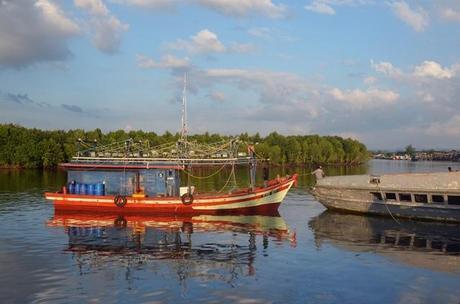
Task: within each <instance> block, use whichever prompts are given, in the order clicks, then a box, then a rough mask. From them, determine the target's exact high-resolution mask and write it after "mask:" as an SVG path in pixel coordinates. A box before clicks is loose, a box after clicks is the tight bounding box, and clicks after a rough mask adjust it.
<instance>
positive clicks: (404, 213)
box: [313, 172, 460, 222]
mask: <svg viewBox="0 0 460 304" xmlns="http://www.w3.org/2000/svg"><path fill="white" fill-rule="evenodd" d="M313 195H314V196H315V197H316V199H317V200H318V201H319V202H320V203H322V204H323V205H324V206H325V207H326V208H328V209H333V210H339V211H345V212H353V213H366V214H374V215H383V216H390V217H403V218H412V219H420V220H435V221H447V222H460V172H430V173H402V174H401V173H399V174H384V175H380V176H376V175H351V176H331V177H326V178H323V179H320V180H318V181H317V183H316V185H315V186H314V188H313Z"/></svg>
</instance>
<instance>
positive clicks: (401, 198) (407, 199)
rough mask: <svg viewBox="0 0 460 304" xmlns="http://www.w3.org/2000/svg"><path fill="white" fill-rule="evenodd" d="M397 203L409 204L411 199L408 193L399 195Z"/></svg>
mask: <svg viewBox="0 0 460 304" xmlns="http://www.w3.org/2000/svg"><path fill="white" fill-rule="evenodd" d="M399 201H401V202H411V201H412V197H411V195H410V193H399Z"/></svg>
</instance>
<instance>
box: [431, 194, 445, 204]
mask: <svg viewBox="0 0 460 304" xmlns="http://www.w3.org/2000/svg"><path fill="white" fill-rule="evenodd" d="M431 200H432V201H433V203H444V196H443V195H432V196H431Z"/></svg>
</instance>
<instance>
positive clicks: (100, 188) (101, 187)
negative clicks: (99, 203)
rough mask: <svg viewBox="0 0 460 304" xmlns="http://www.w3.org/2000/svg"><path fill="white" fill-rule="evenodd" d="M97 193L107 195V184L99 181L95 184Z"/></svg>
mask: <svg viewBox="0 0 460 304" xmlns="http://www.w3.org/2000/svg"><path fill="white" fill-rule="evenodd" d="M95 186H96V188H95V195H105V184H104V183H98V184H96V185H95Z"/></svg>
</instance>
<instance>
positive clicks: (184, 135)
mask: <svg viewBox="0 0 460 304" xmlns="http://www.w3.org/2000/svg"><path fill="white" fill-rule="evenodd" d="M186 94H187V73H184V90H183V91H182V129H181V139H182V140H183V141H187V132H188V130H187V129H188V126H187V95H186Z"/></svg>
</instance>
